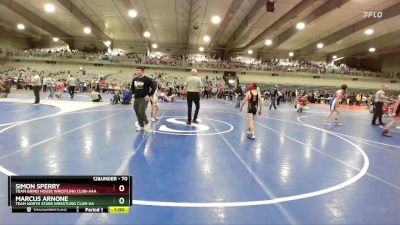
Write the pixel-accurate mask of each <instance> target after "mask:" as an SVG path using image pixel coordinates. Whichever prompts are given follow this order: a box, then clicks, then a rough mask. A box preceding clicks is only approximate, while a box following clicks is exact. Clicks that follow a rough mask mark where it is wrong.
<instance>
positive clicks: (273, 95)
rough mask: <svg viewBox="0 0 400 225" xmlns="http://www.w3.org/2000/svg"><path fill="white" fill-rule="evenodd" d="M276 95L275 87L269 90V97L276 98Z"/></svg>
mask: <svg viewBox="0 0 400 225" xmlns="http://www.w3.org/2000/svg"><path fill="white" fill-rule="evenodd" d="M277 96H278V90H276V89H275V88H274V89H273V90H272V92H271V97H273V98H276V97H277Z"/></svg>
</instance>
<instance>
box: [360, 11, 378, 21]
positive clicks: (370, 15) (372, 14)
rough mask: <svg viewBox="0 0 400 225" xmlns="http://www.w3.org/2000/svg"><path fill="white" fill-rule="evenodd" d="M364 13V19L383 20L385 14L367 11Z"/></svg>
mask: <svg viewBox="0 0 400 225" xmlns="http://www.w3.org/2000/svg"><path fill="white" fill-rule="evenodd" d="M363 13H364V18H378V19H379V18H382V17H383V12H381V11H367V12H363Z"/></svg>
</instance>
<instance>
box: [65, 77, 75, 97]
mask: <svg viewBox="0 0 400 225" xmlns="http://www.w3.org/2000/svg"><path fill="white" fill-rule="evenodd" d="M67 84H68V93H69V95H70V96H71V99H73V98H74V94H75V86H76V79H75V77H73V76H72V75H69V77H68V79H67Z"/></svg>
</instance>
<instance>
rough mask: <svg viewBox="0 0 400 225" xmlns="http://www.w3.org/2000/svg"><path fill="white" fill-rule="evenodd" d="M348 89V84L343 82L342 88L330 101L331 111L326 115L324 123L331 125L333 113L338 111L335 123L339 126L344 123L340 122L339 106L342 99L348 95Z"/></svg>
mask: <svg viewBox="0 0 400 225" xmlns="http://www.w3.org/2000/svg"><path fill="white" fill-rule="evenodd" d="M346 89H347V85H346V84H342V86H340V89H339V90H337V91H336V93H335V95H334V96H333V98H332V100H331V102H330V103H329V110H330V111H329V114H328V116H327V117H326V119H325V121H324V123H323V124H325V125H331V124H330V123H329V119H330V118H331V116H332V115H333V113H334V112H336V118H335V125H338V126H341V125H342V124H340V123H339V116H340V112H339V110H338V108H339V103H340V101H341V100H342V99H343V98H344V97H345V96H346Z"/></svg>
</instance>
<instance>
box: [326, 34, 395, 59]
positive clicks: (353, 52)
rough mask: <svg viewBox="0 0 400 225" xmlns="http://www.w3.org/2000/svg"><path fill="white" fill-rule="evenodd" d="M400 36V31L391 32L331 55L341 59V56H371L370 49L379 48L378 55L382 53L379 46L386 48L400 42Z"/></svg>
mask: <svg viewBox="0 0 400 225" xmlns="http://www.w3.org/2000/svg"><path fill="white" fill-rule="evenodd" d="M399 36H400V30H397V31H394V32H390V33H388V34H384V35H382V36H379V37H376V38H374V39H371V40H368V41H364V42H361V43H358V44H355V45H353V46H350V47H347V48H344V49H341V50H339V51H336V52H334V53H332V54H331V55H337V56H339V57H341V56H345V57H348V56H357V55H363V54H364V55H365V54H369V52H368V49H369V48H370V47H372V46H373V47H375V48H377V53H378V52H379V51H380V50H379V46H385V45H388V44H390V43H391V42H393V41H396V40H398V38H399Z"/></svg>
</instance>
